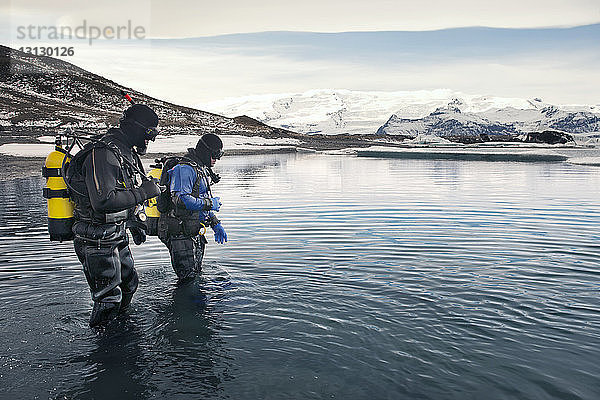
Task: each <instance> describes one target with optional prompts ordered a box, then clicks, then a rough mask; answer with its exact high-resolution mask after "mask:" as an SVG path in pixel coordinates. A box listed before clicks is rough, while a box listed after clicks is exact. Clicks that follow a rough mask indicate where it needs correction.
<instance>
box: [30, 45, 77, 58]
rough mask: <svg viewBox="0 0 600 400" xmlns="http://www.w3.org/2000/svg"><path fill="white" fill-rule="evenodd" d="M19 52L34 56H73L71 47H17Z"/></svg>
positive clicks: (73, 50)
mask: <svg viewBox="0 0 600 400" xmlns="http://www.w3.org/2000/svg"><path fill="white" fill-rule="evenodd" d="M19 51H22V52H25V53H29V54H35V55H36V56H50V57H52V56H55V57H71V56H74V55H75V49H74V48H73V47H19Z"/></svg>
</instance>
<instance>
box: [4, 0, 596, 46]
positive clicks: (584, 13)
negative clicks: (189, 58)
mask: <svg viewBox="0 0 600 400" xmlns="http://www.w3.org/2000/svg"><path fill="white" fill-rule="evenodd" d="M0 4H1V5H2V6H1V7H2V14H3V15H4V16H5V17H6V16H9V17H10V19H11V24H12V25H15V24H16V25H23V24H27V23H36V24H40V23H44V24H56V25H71V26H75V25H77V24H79V23H80V22H81V21H82V20H83V19H85V20H87V21H90V22H91V23H94V24H96V25H111V24H117V23H122V22H121V21H124V20H125V21H126V20H127V19H130V20H132V21H133V22H134V23H136V24H139V25H144V26H146V28H147V31H148V33H149V36H152V37H196V36H207V35H219V34H226V33H239V32H261V31H272V30H292V31H314V32H343V31H381V30H432V29H442V28H449V27H464V26H490V27H514V28H523V27H548V26H575V25H585V24H591V23H597V22H600V1H598V0H502V1H489V0H453V1H448V0H429V1H426V0H424V1H423V0H422V1H416V0H410V1H404V0H369V1H366V0H303V1H298V0H292V1H289V0H254V1H249V0H228V1H214V0H210V1H198V0H171V1H163V0H129V1H123V0H118V1H116V0H104V1H97V0H96V1H81V0H63V1H47V0H0Z"/></svg>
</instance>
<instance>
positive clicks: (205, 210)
mask: <svg viewBox="0 0 600 400" xmlns="http://www.w3.org/2000/svg"><path fill="white" fill-rule="evenodd" d="M167 173H168V174H169V191H170V193H171V201H172V203H173V208H172V210H171V211H169V212H167V213H161V216H160V219H159V238H160V239H161V240H162V242H163V243H164V244H165V245H166V246H167V248H168V249H169V254H170V255H171V264H172V265H173V269H174V270H175V273H176V274H177V277H178V278H179V280H180V281H185V280H189V279H192V278H194V277H195V276H196V275H197V274H198V273H199V272H200V270H201V268H202V258H203V256H204V247H205V245H206V243H207V241H206V238H205V237H204V236H200V235H199V231H200V228H201V227H202V225H204V226H210V227H211V228H212V229H213V230H214V232H215V240H216V241H217V242H218V243H223V242H226V241H227V234H226V233H225V230H224V229H223V226H222V225H221V223H220V221H219V219H218V218H217V217H216V215H215V214H214V212H213V211H219V208H220V206H221V203H220V201H219V198H218V197H214V198H213V197H211V193H210V184H209V181H208V179H209V178H208V176H209V175H208V172H207V171H206V168H205V167H202V166H199V165H198V164H196V163H194V162H186V161H182V162H180V163H179V164H177V165H175V167H173V168H172V169H170V170H169V171H167Z"/></svg>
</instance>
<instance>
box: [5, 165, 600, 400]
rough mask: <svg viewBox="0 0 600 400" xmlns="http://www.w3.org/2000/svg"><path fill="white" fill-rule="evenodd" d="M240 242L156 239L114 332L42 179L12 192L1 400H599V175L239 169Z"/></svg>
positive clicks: (145, 250)
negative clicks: (179, 269) (62, 236)
mask: <svg viewBox="0 0 600 400" xmlns="http://www.w3.org/2000/svg"><path fill="white" fill-rule="evenodd" d="M217 169H218V170H219V172H220V173H221V175H222V176H223V180H222V182H221V183H219V184H218V185H216V186H215V187H214V191H215V194H217V193H218V195H220V196H221V197H222V200H223V204H224V205H223V208H222V211H221V213H220V214H221V218H222V220H223V224H224V226H225V228H226V229H227V232H228V234H229V238H230V241H229V243H227V244H226V245H225V246H219V245H216V244H215V243H214V240H212V235H211V237H210V238H209V239H210V244H209V246H208V248H207V254H206V258H205V264H204V268H203V274H202V277H201V278H200V279H198V280H197V281H196V282H194V284H192V285H188V286H185V287H177V286H176V285H175V283H174V282H175V274H174V273H173V271H172V270H171V266H170V264H169V259H168V253H167V251H166V249H165V248H164V247H163V246H162V244H161V243H160V242H159V241H158V240H156V238H152V239H150V240H149V241H148V242H147V243H146V244H144V245H143V246H140V247H135V248H134V256H135V259H136V265H137V268H138V271H139V273H140V279H141V283H140V287H139V290H138V293H137V295H136V297H135V298H134V302H133V307H132V309H131V310H130V311H129V312H128V313H127V314H125V315H123V316H122V317H120V318H119V319H118V320H117V321H116V322H115V323H113V324H112V325H110V326H109V327H108V328H107V329H106V330H105V331H102V332H95V331H93V330H91V329H89V328H88V326H87V322H88V318H89V313H90V310H91V301H90V298H89V293H88V289H87V286H86V284H85V281H84V277H83V273H82V271H81V267H80V265H79V264H78V263H77V262H76V257H75V254H74V252H73V249H72V245H71V244H70V243H65V244H56V243H51V242H50V241H49V240H48V239H47V235H46V227H45V213H46V211H45V204H44V201H43V199H42V198H41V196H40V192H41V188H42V186H43V182H42V180H41V178H37V177H35V178H21V179H15V180H9V181H4V182H0V331H1V341H0V397H1V398H3V399H4V398H6V399H33V398H40V399H42V398H53V399H71V398H77V399H88V398H89V399H91V398H98V399H108V398H119V399H126V398H139V399H146V398H158V399H166V398H168V399H204V398H210V399H290V398H296V399H311V398H314V399H323V398H339V399H483V398H485V399H598V398H600V364H599V363H598V360H599V359H600V312H599V307H600V300H599V291H598V289H599V282H600V269H599V268H598V265H599V263H600V196H599V184H600V169H598V168H594V167H587V166H576V165H570V164H566V163H510V162H495V163H491V162H467V161H434V160H397V159H395V160H386V159H376V158H374V159H363V158H355V157H350V156H326V155H276V156H252V157H244V158H241V157H230V158H225V159H223V160H222V162H221V163H220V164H219V165H218V168H217Z"/></svg>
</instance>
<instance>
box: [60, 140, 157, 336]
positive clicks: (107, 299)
mask: <svg viewBox="0 0 600 400" xmlns="http://www.w3.org/2000/svg"><path fill="white" fill-rule="evenodd" d="M132 147H133V146H132V145H131V144H130V142H129V140H128V137H127V136H126V135H125V134H124V133H123V131H121V130H120V129H111V130H109V131H108V133H107V134H106V135H105V136H103V138H102V139H101V141H100V142H98V143H94V144H91V145H88V146H86V147H85V148H84V149H83V150H81V151H80V153H82V154H81V155H80V154H77V155H76V156H75V157H74V159H73V161H72V162H71V165H70V167H69V171H68V173H67V175H68V179H69V182H70V185H71V186H72V188H73V189H74V190H72V191H71V198H72V199H73V201H74V202H75V204H76V206H75V211H74V218H75V223H74V225H73V232H74V233H75V239H74V247H75V252H76V253H77V256H78V258H79V260H80V261H81V263H82V264H83V271H84V273H85V277H86V279H87V282H88V285H89V287H90V291H91V294H92V299H93V300H94V309H93V311H92V316H91V319H90V325H92V326H94V325H98V324H101V323H103V322H106V321H108V320H110V319H112V318H114V317H115V316H116V314H117V313H118V311H119V310H120V309H123V308H125V307H127V306H128V305H129V303H130V302H131V299H132V297H133V294H134V293H135V291H136V289H137V286H138V275H137V272H136V270H135V268H134V264H133V257H132V256H131V251H130V249H129V240H128V236H127V233H126V230H125V228H126V223H127V221H128V220H131V219H132V218H133V217H134V216H133V212H134V210H135V207H136V205H138V204H141V203H143V202H144V200H145V199H147V198H148V196H149V195H150V194H152V193H146V192H151V190H148V187H147V186H146V190H144V186H143V185H142V187H140V185H139V184H140V181H141V177H140V176H136V175H139V174H137V172H136V171H135V169H134V168H133V167H132V166H131V164H133V165H137V166H138V167H139V168H140V169H141V170H142V171H143V167H142V165H141V161H140V159H139V157H138V156H137V154H136V153H135V152H134V151H133V149H132ZM127 161H128V162H127ZM154 195H156V194H154ZM132 233H134V231H133V230H132ZM134 237H135V236H134Z"/></svg>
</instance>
